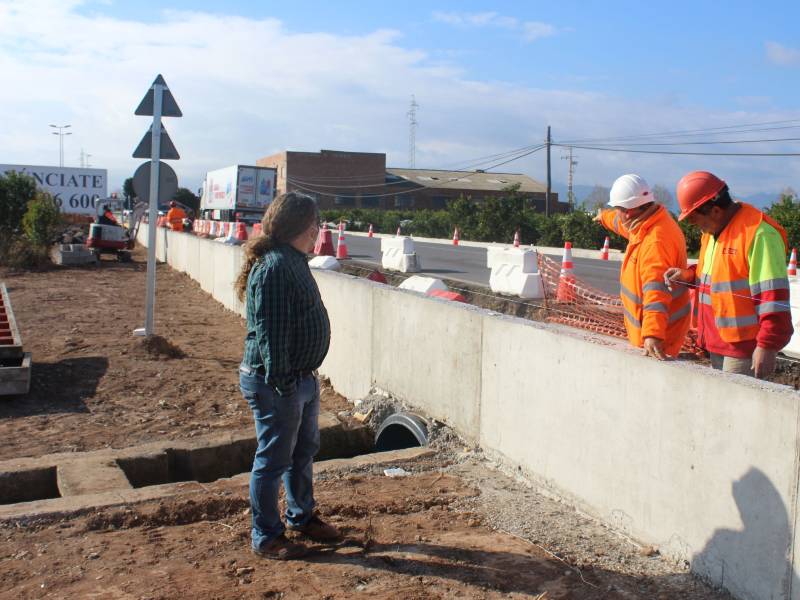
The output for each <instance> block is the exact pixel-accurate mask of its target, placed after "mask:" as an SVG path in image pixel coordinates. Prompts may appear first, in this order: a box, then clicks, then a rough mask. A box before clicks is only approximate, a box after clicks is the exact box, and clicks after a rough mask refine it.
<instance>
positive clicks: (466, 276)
mask: <svg viewBox="0 0 800 600" xmlns="http://www.w3.org/2000/svg"><path fill="white" fill-rule="evenodd" d="M333 237H334V244H336V235H335V234H334V236H333ZM347 249H348V252H349V255H350V258H352V259H354V260H358V261H361V262H367V263H372V264H375V265H380V262H381V251H380V250H381V241H380V239H378V238H368V237H361V236H347ZM414 249H415V251H416V252H417V255H418V256H419V259H420V263H421V264H422V273H420V274H424V275H430V276H431V277H439V278H442V279H455V280H459V281H465V282H467V283H476V284H479V285H485V286H488V285H489V274H490V272H489V269H488V267H487V266H486V248H474V247H470V246H452V245H448V244H433V243H429V242H428V243H425V242H414ZM548 256H550V257H551V258H553V259H554V260H556V261H558V262H559V263H560V262H561V255H560V254H558V255H548ZM573 262H574V264H575V275H576V276H577V277H578V279H580V280H582V281H584V282H586V283H587V284H589V285H591V286H594V287H596V288H599V289H601V290H603V291H604V292H607V293H609V294H614V295H616V294H619V268H620V264H621V263H619V262H617V261H605V260H600V259H591V258H573Z"/></svg>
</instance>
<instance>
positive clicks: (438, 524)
mask: <svg viewBox="0 0 800 600" xmlns="http://www.w3.org/2000/svg"><path fill="white" fill-rule="evenodd" d="M403 467H404V468H405V469H406V470H407V471H408V472H409V473H410V475H409V476H407V477H402V478H389V477H386V476H385V475H384V474H383V472H382V470H381V468H380V467H371V468H367V469H363V470H357V469H355V470H348V469H343V470H341V471H335V472H332V473H325V474H323V476H321V477H318V481H317V484H316V496H317V500H318V503H319V508H320V513H321V514H322V516H323V518H325V519H326V520H328V521H330V522H331V523H334V524H336V525H337V526H338V527H339V528H340V529H341V531H342V532H343V534H344V539H343V541H342V542H341V543H339V544H337V545H335V546H322V545H316V544H313V543H309V542H306V541H305V540H303V539H302V538H301V537H298V536H295V535H294V534H293V533H290V534H289V535H290V536H292V537H294V538H295V539H296V540H297V541H300V542H304V543H306V546H307V548H308V550H309V554H308V555H307V556H306V557H304V558H302V559H299V560H296V561H291V562H278V561H271V560H266V559H262V558H259V557H256V556H255V555H253V554H252V553H251V552H250V551H249V518H250V517H249V510H248V500H247V495H246V494H247V490H246V488H245V487H244V486H239V487H238V488H236V487H231V486H230V485H226V484H229V483H230V480H227V481H221V482H217V483H216V484H209V490H208V492H206V493H201V494H193V495H191V496H183V497H180V498H170V499H166V500H162V501H152V502H147V503H143V504H139V505H136V506H129V507H125V508H118V509H106V510H101V511H97V512H94V513H92V514H89V515H82V516H77V517H69V518H55V519H53V520H50V521H39V522H28V523H21V524H2V525H0V539H1V540H2V550H0V597H2V598H14V599H18V598H23V599H24V598H45V597H46V598H98V599H104V600H105V599H109V600H110V599H135V600H162V599H163V600H166V599H173V598H191V597H195V598H208V599H215V600H233V599H237V598H248V599H250V598H252V599H271V598H285V599H296V598H298V599H299V598H325V599H329V600H333V599H336V600H339V599H345V598H359V597H364V598H378V599H404V600H405V599H419V600H423V599H444V598H485V599H495V598H534V599H536V600H601V599H602V600H629V599H634V598H635V599H642V600H645V599H646V600H673V599H678V598H680V599H686V600H716V599H721V598H725V597H726V596H724V595H722V594H718V593H716V592H714V591H712V590H710V589H709V588H707V587H706V586H704V585H703V584H702V583H700V582H698V581H696V580H694V579H693V578H692V577H691V576H690V575H688V574H686V572H685V568H682V567H679V566H675V565H670V564H669V563H667V562H666V561H665V560H663V559H662V558H661V557H659V556H657V554H656V555H653V554H651V553H650V551H649V550H647V549H644V550H642V549H637V548H635V547H634V546H633V545H631V544H627V543H625V542H621V541H620V540H619V539H617V538H615V537H614V536H613V535H611V534H609V533H608V532H607V531H606V532H604V531H603V530H602V528H601V527H599V526H598V525H597V524H593V523H591V522H589V521H588V520H586V519H580V517H578V516H577V515H576V514H575V513H574V512H572V511H569V509H566V508H564V507H560V508H559V505H557V503H554V502H552V501H547V500H544V499H542V498H541V497H537V496H536V495H535V494H533V493H532V492H531V491H530V490H525V488H523V487H521V486H520V485H518V484H515V483H514V482H513V481H511V480H510V479H508V478H505V477H503V476H501V475H499V474H498V473H497V472H492V471H488V470H487V469H486V467H485V466H482V465H481V464H479V462H477V461H476V460H475V457H472V458H470V459H466V460H464V461H463V462H458V461H454V462H453V463H451V464H448V463H447V460H446V459H445V458H444V456H443V455H441V454H440V455H437V456H434V457H432V458H429V459H425V460H423V461H419V462H413V463H409V464H405V465H403ZM508 504H515V505H518V506H519V507H520V508H521V509H523V510H525V511H526V514H527V515H528V518H535V519H536V520H537V521H542V522H544V520H547V522H548V524H547V525H546V526H545V527H544V529H542V530H541V531H540V532H538V533H536V532H534V533H532V534H529V535H528V539H526V538H525V537H523V536H521V535H515V534H513V533H512V532H510V531H507V530H505V529H504V528H503V527H502V524H501V525H500V526H498V524H497V523H496V521H497V520H498V516H497V515H498V513H499V512H501V511H502V508H503V506H505V505H508ZM500 520H501V521H502V518H501V519H500ZM566 531H569V532H570V533H569V535H571V536H572V537H573V539H572V540H571V542H570V543H569V545H570V546H571V549H569V550H568V549H559V550H558V551H557V552H554V551H553V550H551V548H558V543H557V541H555V540H553V539H551V537H552V536H553V535H555V534H554V532H559V533H558V535H563V534H564V532H566ZM581 544H583V547H582V546H581Z"/></svg>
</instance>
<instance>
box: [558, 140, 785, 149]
mask: <svg viewBox="0 0 800 600" xmlns="http://www.w3.org/2000/svg"><path fill="white" fill-rule="evenodd" d="M764 142H800V138H771V139H759V140H712V141H706V142H631V143H623V144H621V145H622V146H704V145H710V146H713V145H715V144H760V143H764ZM611 143H613V142H606V143H604V142H595V144H596V145H600V146H605V145H607V144H611ZM562 144H565V145H566V144H567V143H566V142H562ZM569 147H570V148H572V147H574V146H572V144H569Z"/></svg>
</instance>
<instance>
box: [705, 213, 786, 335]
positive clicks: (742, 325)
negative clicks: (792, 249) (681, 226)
mask: <svg viewBox="0 0 800 600" xmlns="http://www.w3.org/2000/svg"><path fill="white" fill-rule="evenodd" d="M740 205H741V208H739V210H738V212H737V213H736V214H735V215H734V217H733V219H731V221H730V223H728V225H727V226H726V227H725V229H723V230H722V233H720V235H719V237H718V238H717V249H716V250H715V255H714V261H713V264H712V265H711V272H710V273H705V272H704V271H705V269H703V264H704V261H705V255H706V249H707V248H708V244H709V242H710V240H711V234H709V233H704V234H703V237H702V239H701V242H700V258H699V260H698V262H697V283H698V285H699V289H698V304H709V303H710V304H711V308H712V311H713V313H714V323H715V324H716V326H717V331H719V336H720V337H721V338H722V340H723V341H725V342H728V343H734V342H744V341H747V340H754V339H756V336H757V335H758V329H759V322H758V313H757V311H756V304H755V302H753V300H752V299H751V293H750V264H749V262H748V258H747V255H748V252H749V251H750V246H751V245H752V243H753V237H754V236H755V234H756V230H757V229H758V227H759V226H760V225H761V222H762V221H766V222H767V223H769V224H770V225H771V226H772V227H774V228H775V229H776V230H778V232H779V233H780V234H781V237H782V238H783V245H784V248H785V250H787V251H788V242H787V239H786V231H784V229H783V227H781V226H780V225H778V223H776V222H775V221H774V220H773V219H772V218H770V217H769V216H767V215H765V214H764V213H763V212H761V211H760V210H758V209H757V208H754V207H753V206H750V205H749V204H745V203H744V202H741V203H740Z"/></svg>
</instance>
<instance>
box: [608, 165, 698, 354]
mask: <svg viewBox="0 0 800 600" xmlns="http://www.w3.org/2000/svg"><path fill="white" fill-rule="evenodd" d="M609 196H610V197H609V202H608V205H609V206H611V207H612V209H613V210H606V211H598V215H597V217H595V220H596V221H598V222H600V223H601V224H602V225H603V226H604V227H605V228H606V229H608V230H610V231H613V232H614V233H617V234H619V235H621V236H622V237H624V238H625V239H627V240H628V246H627V248H626V249H625V256H624V259H623V261H622V267H621V269H620V298H621V299H622V312H623V315H624V321H625V330H626V332H627V334H628V341H630V343H631V344H632V345H634V346H636V347H638V348H642V354H644V355H646V356H652V357H655V358H657V359H658V360H666V359H667V358H668V357H675V356H677V355H678V353H679V352H680V349H681V346H682V345H683V342H684V339H685V338H686V333H687V331H688V330H689V324H690V320H691V314H690V313H691V305H690V302H689V294H688V290H687V289H685V288H678V289H675V290H672V291H671V290H669V289H667V286H666V284H665V283H664V273H665V271H666V270H667V269H669V268H670V267H674V266H675V265H682V266H683V268H686V264H687V263H686V239H685V238H684V236H683V232H682V231H681V228H680V227H679V226H678V224H677V223H676V222H675V219H673V217H672V215H670V214H669V212H668V211H667V209H666V208H665V207H664V206H662V205H661V204H659V203H658V202H656V200H655V198H654V197H653V193H652V191H651V190H650V186H649V185H648V184H647V182H646V181H645V180H644V178H642V177H640V176H639V175H635V174H629V175H623V176H622V177H619V178H618V179H617V180H616V181H615V182H614V185H613V186H611V192H610V194H609Z"/></svg>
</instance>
